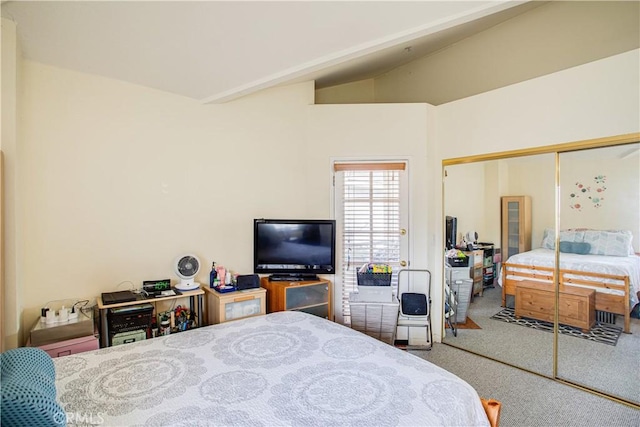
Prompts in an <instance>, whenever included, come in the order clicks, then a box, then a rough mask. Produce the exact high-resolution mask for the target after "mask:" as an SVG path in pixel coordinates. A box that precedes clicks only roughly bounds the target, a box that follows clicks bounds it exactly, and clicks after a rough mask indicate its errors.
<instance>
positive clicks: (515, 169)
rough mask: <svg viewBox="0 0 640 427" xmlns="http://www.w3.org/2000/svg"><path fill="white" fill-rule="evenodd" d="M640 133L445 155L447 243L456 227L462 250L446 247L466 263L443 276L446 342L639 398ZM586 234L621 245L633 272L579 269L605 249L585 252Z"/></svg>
mask: <svg viewBox="0 0 640 427" xmlns="http://www.w3.org/2000/svg"><path fill="white" fill-rule="evenodd" d="M637 141H638V135H637V134H634V135H623V136H619V137H611V138H605V139H601V140H592V141H584V142H574V143H568V144H562V145H557V146H553V147H542V148H540V149H536V150H534V151H531V152H519V153H516V154H509V153H503V154H496V155H493V156H476V157H474V158H465V159H452V160H451V161H447V160H445V161H444V162H443V176H444V187H443V209H444V211H443V214H444V216H445V217H446V221H445V224H444V226H443V228H444V229H445V234H446V236H445V241H446V239H449V240H452V237H451V236H452V235H453V233H455V243H456V244H457V246H458V247H459V251H453V250H449V251H446V255H453V254H454V253H456V252H457V253H458V254H463V255H466V256H467V257H468V263H469V264H468V265H463V263H461V261H460V260H455V262H453V261H452V262H448V263H447V262H446V261H445V264H451V265H453V264H455V263H457V265H455V266H453V267H452V268H445V274H444V279H443V280H444V283H443V287H444V289H445V292H446V291H447V290H448V289H450V290H451V292H452V293H453V294H454V295H455V301H451V300H450V302H452V304H453V303H455V309H456V310H455V313H454V314H453V316H448V317H447V318H446V319H445V322H444V323H445V331H444V339H443V342H444V343H445V344H448V345H452V346H455V347H458V348H461V349H464V350H467V351H471V352H473V353H476V354H479V355H482V356H486V357H489V358H491V359H495V360H498V361H501V362H504V363H507V364H510V365H513V366H516V367H519V368H523V369H526V370H529V371H532V372H535V373H539V374H541V375H544V376H548V377H550V378H557V379H559V380H563V381H567V382H569V383H572V384H577V385H580V386H584V387H586V388H590V389H593V390H595V391H599V392H603V393H605V394H607V395H609V396H611V397H614V398H620V399H622V400H625V401H629V402H633V403H636V404H640V402H639V400H640V398H639V395H638V389H637V384H639V383H640V371H639V370H638V369H637V361H638V358H637V355H638V354H640V339H638V338H640V319H637V318H634V317H633V315H632V314H630V313H631V310H632V309H633V305H634V304H635V302H637V299H638V295H635V294H636V292H637V291H638V290H639V289H640V288H639V287H640V284H639V283H638V282H640V265H637V264H638V263H640V261H639V260H640V258H639V257H638V256H637V254H631V253H632V252H635V253H638V252H640V248H639V243H640V242H639V240H640V200H639V198H640V153H639V148H640V147H639V146H640V144H638V142H637ZM607 203H610V204H607ZM452 226H453V228H455V230H452ZM587 229H588V230H587ZM629 242H631V243H629ZM586 243H589V247H590V249H589V250H591V251H593V252H598V254H599V253H600V252H603V254H604V252H607V254H608V253H618V252H619V253H620V256H619V257H618V258H620V260H622V259H624V261H623V262H626V263H628V264H631V265H632V267H629V268H630V270H629V272H628V274H626V273H625V274H623V273H612V272H611V269H613V268H614V267H613V265H616V264H619V263H620V262H619V261H620V260H616V261H617V262H616V263H613V265H611V266H608V267H607V268H606V270H607V271H608V272H609V273H611V274H612V275H613V276H616V275H617V276H621V277H618V278H617V280H618V282H616V277H608V278H603V276H602V274H603V273H604V270H603V269H605V268H604V267H598V268H599V269H600V270H602V271H598V272H597V273H595V275H594V273H592V272H586V273H585V272H580V273H581V274H579V275H576V274H573V275H572V274H571V273H575V271H574V270H580V269H581V268H582V267H581V264H579V263H578V264H575V262H576V260H578V261H584V260H585V259H586V258H589V257H592V256H596V254H590V253H584V254H582V252H584V251H587V249H586V247H587V245H586ZM487 248H489V249H490V252H491V257H489V256H487V252H486V251H487ZM616 251H617V252H616ZM622 251H626V252H625V254H622ZM446 255H445V257H444V258H445V260H446V259H447V257H446ZM623 255H626V256H623ZM604 256H607V257H609V256H610V255H604ZM604 259H605V260H608V261H612V260H613V258H604ZM478 260H481V262H479V261H478ZM565 262H574V263H570V264H567V265H565ZM582 265H593V263H592V262H587V263H583V264H582ZM634 265H635V267H633V266H634ZM616 268H618V267H617V266H616ZM634 269H638V270H634ZM479 271H480V273H478V272H479ZM490 272H493V278H491V275H490V274H489V275H487V273H490ZM603 280H604V282H603ZM478 281H480V283H481V285H478ZM616 283H618V284H616ZM594 287H595V288H594ZM616 293H617V294H621V295H617V296H616ZM634 295H635V296H634ZM627 300H628V301H627ZM556 301H557V302H558V304H557V305H556ZM625 304H627V305H625ZM636 310H637V308H636ZM616 312H617V313H620V314H615V313H616ZM447 313H449V314H451V311H450V310H448V311H447ZM622 313H627V315H624V314H622ZM445 315H446V314H445ZM636 316H637V314H636ZM625 319H626V321H625ZM607 322H609V323H607ZM626 323H628V324H629V327H628V330H629V332H631V333H625V331H624V330H625V329H626V328H627V327H626V326H625V325H626ZM635 328H638V330H635ZM616 329H619V331H618V332H619V333H618V332H616ZM607 341H608V342H607Z"/></svg>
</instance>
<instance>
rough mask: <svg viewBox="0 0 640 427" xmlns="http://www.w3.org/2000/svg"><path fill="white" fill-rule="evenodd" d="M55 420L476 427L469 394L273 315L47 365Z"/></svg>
mask: <svg viewBox="0 0 640 427" xmlns="http://www.w3.org/2000/svg"><path fill="white" fill-rule="evenodd" d="M54 362H55V367H56V376H57V391H58V398H59V400H60V402H61V404H62V406H63V407H64V409H65V411H66V412H67V419H69V420H71V422H70V424H72V422H73V420H74V418H75V419H76V420H80V421H82V420H84V422H87V421H88V422H89V423H95V424H101V425H106V426H131V425H145V426H156V425H158V426H159V425H162V426H165V425H167V426H168V425H183V426H209V425H210V426H323V427H326V426H397V425H401V426H436V425H438V426H440V425H447V426H487V425H489V422H488V420H487V417H486V414H485V412H484V410H483V408H482V404H481V402H480V398H479V396H478V394H477V393H476V391H475V390H474V389H473V388H472V387H471V386H470V385H469V384H467V383H466V382H464V381H463V380H461V379H460V378H458V377H456V376H454V375H453V374H451V373H449V372H447V371H445V370H444V369H442V368H439V367H438V366H436V365H434V364H432V363H430V362H427V361H425V360H423V359H420V358H419V357H417V356H414V355H411V354H409V353H407V352H405V351H402V350H399V349H396V348H394V347H392V346H390V345H387V344H384V343H382V342H380V341H377V340H375V339H373V338H371V337H368V336H366V335H364V334H362V333H359V332H356V331H354V330H351V329H349V328H347V327H344V326H341V325H338V324H336V323H333V322H330V321H327V320H325V319H322V318H319V317H315V316H312V315H309V314H305V313H300V312H290V311H288V312H279V313H272V314H268V315H266V316H259V317H253V318H248V319H243V320H237V321H233V322H228V323H223V324H220V325H214V326H207V327H203V328H199V329H194V330H190V331H186V332H181V333H177V334H173V335H168V336H163V337H158V338H154V339H150V340H146V341H140V342H136V343H131V344H125V345H120V346H116V347H110V348H104V349H100V350H95V351H91V352H87V353H79V354H76V355H71V356H65V357H60V358H57V359H54Z"/></svg>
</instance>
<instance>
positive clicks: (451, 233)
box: [445, 215, 458, 249]
mask: <svg viewBox="0 0 640 427" xmlns="http://www.w3.org/2000/svg"><path fill="white" fill-rule="evenodd" d="M445 224H446V228H445V246H446V248H447V249H453V248H455V247H456V240H457V235H458V219H457V218H456V217H455V216H448V215H447V217H446V221H445Z"/></svg>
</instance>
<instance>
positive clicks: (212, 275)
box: [209, 261, 218, 288]
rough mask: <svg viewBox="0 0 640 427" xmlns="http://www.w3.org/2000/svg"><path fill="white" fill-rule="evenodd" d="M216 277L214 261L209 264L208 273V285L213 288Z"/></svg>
mask: <svg viewBox="0 0 640 427" xmlns="http://www.w3.org/2000/svg"><path fill="white" fill-rule="evenodd" d="M216 277H218V271H217V270H216V262H215V261H214V262H213V264H211V272H210V273H209V287H210V288H213V287H214V286H215V284H216Z"/></svg>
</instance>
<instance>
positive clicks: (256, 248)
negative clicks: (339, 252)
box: [253, 219, 336, 276]
mask: <svg viewBox="0 0 640 427" xmlns="http://www.w3.org/2000/svg"><path fill="white" fill-rule="evenodd" d="M335 225H336V223H335V221H334V220H300V219H298V220H287V219H255V220H254V228H253V266H254V273H256V274H260V273H275V274H286V275H300V276H307V275H316V274H334V273H335V240H336V230H335V228H336V227H335Z"/></svg>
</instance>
